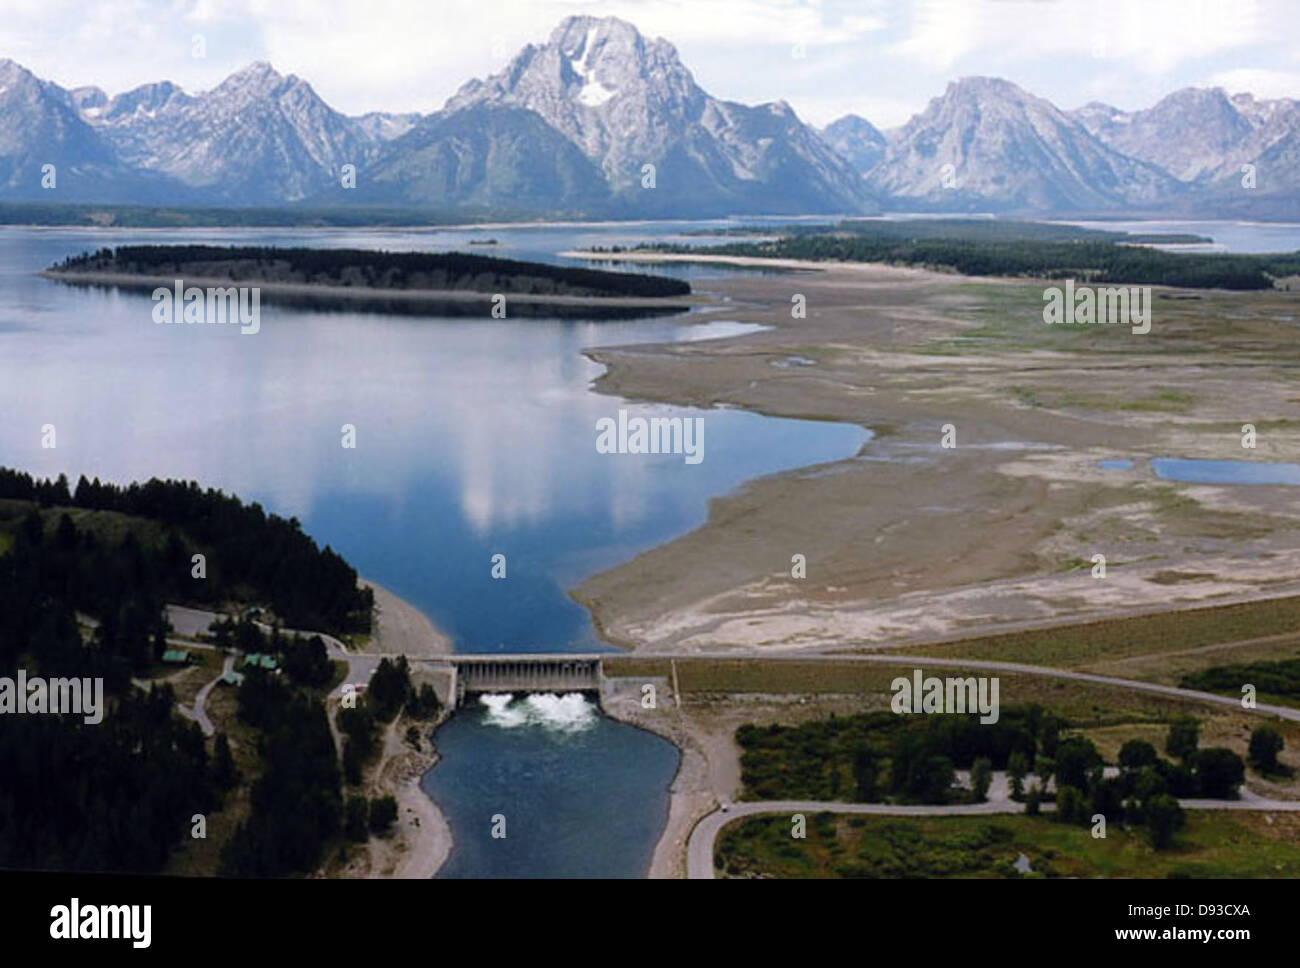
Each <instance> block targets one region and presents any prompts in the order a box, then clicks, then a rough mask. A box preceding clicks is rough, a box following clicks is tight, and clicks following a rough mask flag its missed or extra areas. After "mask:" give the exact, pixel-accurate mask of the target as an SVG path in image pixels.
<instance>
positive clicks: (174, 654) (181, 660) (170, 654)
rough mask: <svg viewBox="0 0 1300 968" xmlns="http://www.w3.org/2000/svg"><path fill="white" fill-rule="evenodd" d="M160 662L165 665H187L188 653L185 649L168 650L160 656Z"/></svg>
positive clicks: (188, 661)
mask: <svg viewBox="0 0 1300 968" xmlns="http://www.w3.org/2000/svg"><path fill="white" fill-rule="evenodd" d="M162 660H163V662H165V663H166V664H167V665H189V664H190V653H189V651H188V650H187V649H168V650H167V651H166V652H164V653H163V654H162Z"/></svg>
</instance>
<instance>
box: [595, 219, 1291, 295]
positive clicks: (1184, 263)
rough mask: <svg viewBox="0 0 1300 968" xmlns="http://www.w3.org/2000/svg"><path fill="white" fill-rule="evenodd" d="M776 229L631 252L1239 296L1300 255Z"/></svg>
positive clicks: (975, 231)
mask: <svg viewBox="0 0 1300 968" xmlns="http://www.w3.org/2000/svg"><path fill="white" fill-rule="evenodd" d="M781 233H782V234H781V237H780V238H777V239H764V240H756V241H750V242H724V243H722V244H719V245H682V244H668V243H660V244H654V245H645V246H641V247H639V248H638V250H636V251H647V252H663V253H670V254H674V255H694V256H699V255H729V256H751V257H758V258H767V259H803V260H809V261H814V262H824V261H838V262H880V263H886V264H890V265H906V266H922V267H925V268H930V269H942V270H948V271H953V272H957V273H960V274H962V275H970V276H1028V277H1033V278H1039V279H1067V278H1072V279H1076V280H1079V281H1080V282H1096V283H1114V284H1124V285H1162V286H1183V287H1188V288H1215V289H1238V290H1242V289H1272V288H1275V286H1277V284H1278V281H1279V280H1283V279H1287V278H1289V277H1294V276H1296V275H1300V252H1290V253H1259V254H1246V255H1242V254H1223V253H1204V252H1170V251H1165V250H1162V249H1155V248H1150V247H1149V244H1150V243H1153V242H1158V243H1161V244H1172V243H1185V242H1199V241H1205V240H1203V239H1201V238H1200V237H1197V236H1168V237H1166V236H1151V235H1130V234H1127V233H1120V232H1097V231H1094V230H1088V229H1081V228H1078V227H1075V226H1066V225H1058V224H1039V223H1029V222H1007V223H1003V222H997V221H984V220H952V219H935V220H927V219H918V220H915V221H913V220H899V221H846V222H841V223H838V224H837V225H835V226H811V227H809V226H805V227H801V228H795V229H787V228H783V229H782V230H781ZM612 251H617V250H612Z"/></svg>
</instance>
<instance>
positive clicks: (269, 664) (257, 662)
mask: <svg viewBox="0 0 1300 968" xmlns="http://www.w3.org/2000/svg"><path fill="white" fill-rule="evenodd" d="M249 666H256V667H257V668H259V669H266V670H267V671H268V672H274V671H275V656H273V655H266V654H265V653H263V652H250V653H248V655H246V656H244V668H245V669H247V668H248V667H249Z"/></svg>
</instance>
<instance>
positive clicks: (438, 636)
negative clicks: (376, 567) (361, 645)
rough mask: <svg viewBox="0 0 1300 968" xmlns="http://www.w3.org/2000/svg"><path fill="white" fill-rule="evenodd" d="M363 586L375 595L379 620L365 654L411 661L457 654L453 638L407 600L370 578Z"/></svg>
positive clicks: (362, 580)
mask: <svg viewBox="0 0 1300 968" xmlns="http://www.w3.org/2000/svg"><path fill="white" fill-rule="evenodd" d="M360 584H361V585H362V586H363V587H365V588H369V589H370V590H371V591H372V592H373V593H374V596H375V612H376V616H377V621H376V623H375V627H374V628H373V630H372V632H371V635H370V639H369V640H368V641H367V643H366V648H365V651H367V652H400V653H401V654H403V655H406V656H410V657H411V658H427V657H432V656H439V655H450V654H451V653H452V652H453V651H454V650H453V648H452V642H451V637H450V636H448V635H447V634H446V633H445V632H443V631H442V630H441V629H439V628H438V627H437V626H435V625H434V624H433V622H432V621H430V620H429V617H428V616H427V615H425V614H424V613H423V612H422V611H420V610H419V609H418V608H416V607H415V606H414V605H412V604H411V603H410V602H408V601H406V599H404V598H400V597H398V596H397V595H395V594H393V593H392V592H390V591H389V590H388V589H387V588H384V587H383V586H382V585H378V584H376V583H375V582H373V581H370V580H369V579H367V578H362V579H361V581H360Z"/></svg>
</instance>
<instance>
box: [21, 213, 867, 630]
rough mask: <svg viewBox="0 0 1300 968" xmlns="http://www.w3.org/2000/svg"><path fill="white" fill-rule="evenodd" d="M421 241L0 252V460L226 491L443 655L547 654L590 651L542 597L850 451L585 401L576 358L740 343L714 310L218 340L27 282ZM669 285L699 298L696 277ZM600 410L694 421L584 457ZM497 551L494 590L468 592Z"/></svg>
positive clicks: (303, 315)
mask: <svg viewBox="0 0 1300 968" xmlns="http://www.w3.org/2000/svg"><path fill="white" fill-rule="evenodd" d="M602 231H603V232H604V233H605V234H603V235H602V234H601V233H602ZM628 233H629V229H628V228H627V227H622V226H620V227H618V228H617V230H615V229H613V228H609V229H605V230H598V229H585V230H581V231H577V230H574V231H571V232H569V234H568V235H566V234H564V232H563V231H561V230H560V229H557V228H554V227H547V228H542V229H537V230H534V234H536V235H537V236H539V238H533V235H532V234H530V230H525V229H515V230H511V231H509V232H506V231H500V230H497V229H493V230H491V231H490V235H491V237H495V238H497V239H498V240H500V241H501V243H502V246H501V247H502V248H504V247H505V246H506V244H507V243H508V244H509V246H510V251H509V253H508V254H511V255H521V254H522V255H527V256H537V255H540V254H543V252H545V251H550V252H554V251H557V250H560V249H563V248H565V247H567V246H571V245H579V244H592V243H593V241H594V240H595V239H598V238H608V239H617V240H619V241H620V242H622V243H627V242H632V241H634V240H635V236H629V234H628ZM484 234H485V232H484V231H482V230H478V231H468V230H467V231H463V232H462V233H461V238H465V237H482V236H483V235H484ZM428 237H436V239H437V240H439V244H452V243H454V242H455V241H456V237H455V236H454V234H453V233H447V232H443V233H420V232H413V233H409V234H403V233H397V232H390V231H384V232H376V233H373V234H371V233H364V232H334V231H329V232H324V231H322V232H305V233H304V232H295V233H286V232H280V231H261V232H252V231H244V230H241V231H234V232H215V231H205V232H198V233H190V232H186V233H158V232H153V231H149V232H130V233H118V234H111V233H107V232H88V231H79V232H77V231H67V230H7V231H3V232H0V463H3V464H5V465H9V466H15V467H20V468H23V469H25V470H29V471H31V472H33V473H37V474H43V475H55V474H58V473H60V472H65V473H67V474H68V476H69V478H70V479H71V480H73V481H74V482H75V480H76V478H77V476H78V475H79V474H83V473H84V474H86V475H87V476H88V477H94V476H99V477H101V478H104V479H109V480H114V481H129V480H134V479H147V478H149V477H152V476H158V477H180V478H187V479H190V478H192V479H195V480H198V481H200V482H202V483H204V484H208V485H212V486H216V487H221V488H224V489H226V490H230V491H233V492H235V493H237V494H239V495H240V496H241V497H243V498H244V499H246V500H258V501H261V502H262V503H263V505H264V506H266V507H267V509H268V510H271V511H274V512H276V513H279V514H281V515H285V516H288V515H294V516H296V517H298V518H299V520H301V521H302V523H303V527H304V528H305V529H306V530H307V532H308V533H309V534H311V535H312V536H313V537H315V538H316V539H317V540H319V541H321V542H322V543H325V542H328V543H329V544H331V545H332V546H333V547H334V548H335V549H336V550H338V551H340V552H341V553H342V554H343V555H344V556H345V557H346V558H347V559H348V560H349V561H351V562H352V563H353V564H354V565H355V566H356V567H357V568H358V570H359V571H360V572H361V573H362V574H363V575H365V576H367V577H369V578H372V579H374V580H375V581H378V582H379V583H380V584H383V585H385V586H387V587H389V588H391V589H392V590H393V591H394V592H396V593H397V594H399V595H401V596H402V597H404V598H406V599H408V600H409V601H411V602H412V603H414V604H415V605H416V606H418V607H419V608H421V609H422V610H424V611H425V612H426V613H427V614H428V615H429V616H430V617H431V618H432V619H433V620H434V621H435V623H437V624H438V625H439V626H440V627H441V628H443V629H445V630H446V631H447V632H448V633H449V634H450V635H451V636H452V637H453V639H454V641H455V643H456V647H457V648H458V649H461V650H468V651H493V650H509V651H528V650H538V651H553V650H555V649H563V648H575V649H590V648H592V647H595V646H596V645H597V643H596V641H595V637H594V633H593V631H592V627H591V623H590V620H589V616H588V615H587V613H586V611H585V610H584V609H582V608H580V607H579V606H578V605H576V604H575V603H574V602H573V601H572V600H570V598H569V597H568V595H567V593H566V589H568V588H570V587H572V586H573V585H574V584H575V583H577V582H578V581H579V580H580V579H582V578H583V577H585V576H586V575H589V574H591V573H593V572H595V571H598V570H601V569H603V568H606V567H609V566H611V565H614V564H616V563H618V562H620V561H623V560H626V559H628V558H630V557H632V556H634V555H635V554H636V553H638V552H640V551H643V550H645V549H647V548H650V547H653V546H654V545H656V544H659V543H660V542H662V541H664V540H666V539H668V538H670V537H672V536H674V535H677V534H681V533H683V532H685V531H688V530H690V529H691V528H693V527H695V526H697V525H699V524H700V523H702V522H703V521H704V519H705V515H706V512H707V502H708V499H709V498H710V497H712V496H715V495H718V494H723V493H726V492H727V491H730V490H732V489H733V488H735V487H737V486H738V485H739V484H741V483H743V482H745V481H747V480H749V479H751V478H754V477H757V476H760V475H763V474H768V473H771V472H773V471H778V470H783V469H787V468H790V467H797V466H801V465H805V464H812V463H817V462H821V461H827V460H834V459H838V458H842V457H845V456H849V455H851V454H853V453H854V452H855V451H856V450H857V449H858V448H859V447H860V446H861V444H862V443H863V441H864V440H866V439H867V436H868V434H867V433H866V431H864V430H862V429H861V428H859V427H854V426H846V425H836V424H827V423H820V422H805V421H788V420H773V419H770V418H766V417H761V416H757V415H754V414H749V413H743V412H740V411H729V410H710V411H698V410H687V409H683V408H673V407H660V406H642V405H633V404H627V403H625V402H624V401H621V400H619V399H618V398H617V397H609V396H601V395H597V394H595V393H593V392H591V390H590V389H589V385H590V383H591V381H592V380H593V379H594V378H595V377H596V376H598V375H599V373H600V372H601V368H600V367H599V366H597V365H596V364H594V363H592V362H590V361H589V360H587V359H586V358H585V357H584V356H583V355H582V350H583V348H584V347H589V346H599V345H610V344H616V343H637V342H646V341H663V340H675V339H697V338H706V337H717V336H725V335H728V334H730V333H733V332H736V331H742V330H743V329H744V327H741V326H739V324H736V323H734V322H729V321H727V320H726V319H725V318H722V317H719V316H718V315H717V314H712V315H708V316H705V315H703V314H684V315H679V316H674V317H660V318H655V319H647V320H641V321H628V322H590V321H583V320H582V319H580V318H571V319H564V320H559V319H554V320H538V319H519V320H510V319H506V320H491V319H482V320H480V319H464V318H460V319H454V320H452V319H437V318H432V319H431V318H420V317H405V316H403V317H394V316H385V315H381V314H373V313H366V312H356V311H309V310H300V309H289V308H286V307H282V306H275V305H270V304H264V305H263V306H262V325H261V332H259V333H257V334H256V335H241V334H240V333H239V332H238V331H237V330H236V329H235V328H234V327H220V326H211V327H205V326H187V327H171V326H158V325H156V324H154V323H153V321H152V319H151V316H150V311H151V309H152V305H153V304H152V302H151V301H150V300H149V298H148V296H147V294H136V293H126V292H120V291H117V290H111V289H86V288H79V287H71V286H66V285H62V284H59V283H55V282H51V281H49V280H45V279H39V278H35V277H34V276H33V275H32V273H34V272H35V271H36V270H38V269H40V268H43V267H44V266H46V265H49V264H50V263H52V262H54V261H56V260H57V259H60V258H63V257H64V256H66V255H68V254H70V253H74V252H79V251H81V250H83V249H89V248H95V247H97V246H101V245H113V244H121V243H122V242H123V241H124V240H142V239H145V238H148V239H151V240H152V239H158V238H163V239H166V240H168V241H171V242H182V241H198V240H203V241H210V242H214V243H221V244H225V243H235V242H247V241H254V242H262V243H266V244H310V245H317V244H319V245H340V246H341V245H347V246H369V247H375V248H387V249H398V248H418V247H422V246H424V245H425V244H426V243H429V247H436V244H434V243H431V242H430V241H429V238H428ZM515 239H522V240H523V241H509V240H515ZM461 244H463V242H462V243H461ZM525 249H526V251H522V250H525ZM503 254H504V253H503ZM688 271H690V272H691V273H692V274H694V275H695V276H696V277H697V284H699V285H703V286H705V287H707V277H704V276H701V275H700V270H699V269H698V267H695V268H692V269H690V270H688ZM619 409H626V410H627V411H628V412H629V415H630V416H655V415H662V416H677V417H686V418H691V417H699V418H702V420H703V453H704V459H703V461H702V462H700V463H698V464H693V465H692V464H687V463H685V461H684V459H683V457H682V456H681V455H627V454H624V455H610V454H598V453H597V452H596V449H595V440H596V421H597V420H598V419H600V418H603V417H611V418H616V417H617V416H618V411H619ZM45 424H53V425H54V427H55V430H56V433H57V448H55V449H53V450H45V449H42V448H41V446H40V440H41V432H40V428H41V427H42V426H43V425H45ZM345 424H351V425H353V426H354V427H355V428H356V441H357V446H356V448H355V449H345V448H344V447H343V446H342V427H343V425H345ZM497 554H502V555H505V558H506V578H505V579H504V580H501V579H493V578H492V576H491V568H492V565H491V562H492V558H493V556H494V555H497Z"/></svg>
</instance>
